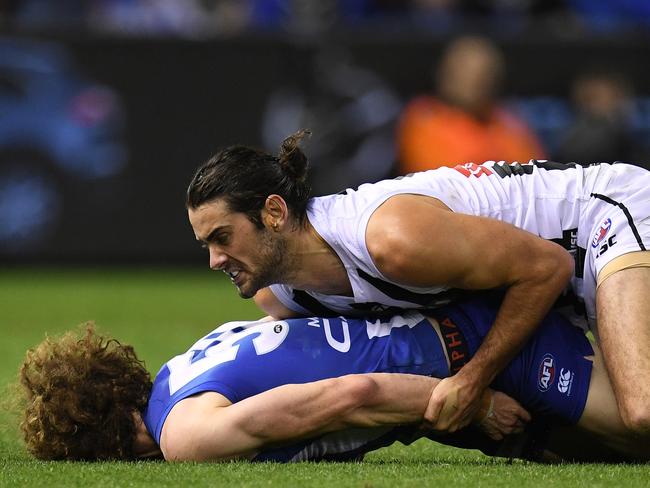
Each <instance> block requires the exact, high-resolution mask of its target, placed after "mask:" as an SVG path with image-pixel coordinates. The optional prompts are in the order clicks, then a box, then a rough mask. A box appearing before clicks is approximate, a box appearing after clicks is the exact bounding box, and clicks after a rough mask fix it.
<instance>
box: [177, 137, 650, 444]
mask: <svg viewBox="0 0 650 488" xmlns="http://www.w3.org/2000/svg"><path fill="white" fill-rule="evenodd" d="M303 135H304V132H301V133H297V134H294V135H293V136H291V137H289V138H288V139H287V140H286V141H285V142H284V143H283V145H282V149H281V152H280V155H279V156H278V157H275V156H273V155H271V154H267V153H265V152H262V151H257V150H254V149H250V148H247V147H244V146H234V147H230V148H227V149H225V150H223V151H221V152H219V153H218V154H217V155H215V156H214V157H213V158H211V159H210V160H209V161H208V162H206V163H205V164H204V165H202V166H201V167H200V168H199V169H198V170H197V172H196V174H195V175H194V177H193V179H192V181H191V183H190V185H189V188H188V192H187V202H186V205H187V208H188V214H189V219H190V222H191V224H192V227H193V229H194V233H195V235H196V238H197V239H198V240H199V241H200V242H202V243H203V244H204V246H205V247H206V248H207V249H208V251H209V254H210V267H211V268H212V269H215V270H222V271H224V272H226V273H227V274H228V275H229V276H230V277H231V279H232V281H233V283H234V284H235V286H236V287H237V288H238V290H239V293H240V295H241V296H243V297H253V296H254V295H255V299H256V302H257V303H258V305H260V306H261V307H262V308H263V309H264V310H265V311H266V313H268V314H269V315H272V316H273V317H275V318H285V317H290V316H296V315H303V316H305V315H307V316H308V315H313V314H316V315H322V316H326V315H328V314H332V313H333V314H334V315H336V314H343V315H351V314H364V313H367V312H368V311H373V312H376V311H379V310H384V311H385V310H387V309H390V307H399V308H402V309H404V308H431V307H435V306H438V305H440V304H444V303H447V302H449V301H450V300H453V299H455V298H457V297H458V295H459V294H461V293H462V292H463V291H466V290H479V289H481V290H482V289H490V288H502V289H505V290H506V294H505V299H504V300H503V302H502V305H501V308H500V310H499V313H498V314H497V315H496V317H495V322H494V327H492V328H491V330H490V332H489V334H488V335H487V337H486V338H485V340H484V341H483V345H482V346H481V348H480V349H479V350H478V351H477V353H476V354H475V355H474V357H473V359H472V360H471V361H470V362H469V363H468V364H467V366H466V367H465V368H463V370H462V371H461V372H460V373H459V374H457V375H454V376H452V377H450V378H447V379H445V380H443V381H441V382H440V384H439V385H438V386H437V387H436V388H435V390H434V391H433V395H432V398H431V403H430V405H429V409H428V412H427V418H428V419H429V420H430V421H432V422H433V423H434V426H435V427H436V428H438V429H446V430H449V431H454V430H456V429H457V428H459V427H461V426H463V425H466V424H467V423H468V422H470V420H471V419H472V418H473V416H474V413H475V412H476V410H477V409H478V405H479V403H480V402H479V399H480V398H481V392H482V391H483V389H484V388H485V387H487V386H488V385H489V384H490V383H491V382H492V381H493V379H494V378H495V377H496V375H497V374H498V372H499V371H501V370H502V369H503V367H505V365H506V364H507V363H508V361H509V360H510V359H511V358H512V357H514V356H515V354H516V352H517V351H518V350H519V349H520V348H521V347H522V346H523V344H524V343H525V342H526V339H527V338H528V337H529V336H530V334H531V333H532V332H533V330H534V329H535V327H536V325H538V324H539V323H540V322H541V320H542V318H543V317H544V315H545V314H546V313H547V311H548V310H549V308H550V307H551V306H552V305H553V304H554V303H555V302H556V299H557V298H558V296H559V295H560V293H561V292H562V291H563V290H564V289H565V287H566V286H567V285H568V284H569V283H571V285H572V289H573V291H574V292H575V294H576V295H577V296H578V298H579V299H580V303H582V304H583V306H584V308H585V309H586V315H587V318H588V319H589V323H590V326H591V328H592V330H593V332H594V334H595V335H596V337H597V340H598V343H599V345H600V347H601V349H602V351H603V357H604V362H605V365H606V367H607V369H608V372H609V375H610V377H611V379H612V384H613V385H614V391H615V393H616V398H617V400H618V405H619V410H620V412H621V416H622V418H623V421H624V422H625V424H626V425H627V427H628V428H629V429H631V430H633V431H635V432H637V433H638V434H648V433H650V382H648V381H647V379H648V378H650V355H649V354H648V353H647V351H648V350H650V300H647V296H648V293H649V292H650V252H648V251H647V249H648V246H650V172H648V171H646V170H644V169H642V168H639V167H636V166H632V165H629V164H605V163H600V164H593V165H590V166H589V167H582V166H580V165H577V164H568V165H565V164H559V163H552V162H548V161H530V162H528V163H524V164H519V163H513V164H507V163H505V162H494V161H491V162H487V163H484V164H481V165H477V164H474V163H467V164H464V165H459V166H456V167H455V168H440V169H436V170H433V171H425V172H421V173H414V174H412V175H407V176H405V177H402V178H397V179H394V180H386V181H382V182H379V183H375V184H372V185H370V184H369V185H361V186H360V187H359V188H358V189H356V190H351V189H350V190H346V191H345V192H342V193H341V194H337V195H328V196H324V197H316V198H310V190H309V186H308V185H307V183H306V176H307V158H306V156H305V155H304V153H303V152H302V151H301V150H300V148H299V147H298V143H299V141H300V138H301V137H302V136H303ZM268 286H270V288H265V287H268ZM445 404H447V405H448V407H449V408H445V409H443V405H445ZM452 407H453V408H452ZM440 412H451V414H450V415H440Z"/></svg>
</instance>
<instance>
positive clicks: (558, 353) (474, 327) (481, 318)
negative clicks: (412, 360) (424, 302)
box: [432, 298, 594, 424]
mask: <svg viewBox="0 0 650 488" xmlns="http://www.w3.org/2000/svg"><path fill="white" fill-rule="evenodd" d="M498 305H499V302H498V301H497V302H495V301H493V300H490V301H488V300H485V299H481V298H478V299H472V300H468V301H465V302H461V303H457V304H454V305H450V306H448V307H443V308H441V309H438V310H435V311H433V312H432V315H433V316H434V317H435V318H436V319H437V320H438V322H440V323H443V322H445V323H446V324H447V327H441V328H442V329H443V330H442V332H443V336H444V335H445V331H450V330H452V329H450V328H449V327H450V326H456V327H457V328H458V331H460V332H461V333H462V335H463V336H464V337H463V339H462V340H464V341H465V342H466V349H467V352H468V358H467V359H468V360H469V357H472V356H473V355H474V354H475V353H476V350H477V349H478V348H479V346H480V345H481V342H482V341H483V339H484V338H485V336H486V335H487V333H488V331H489V329H490V327H491V326H492V324H493V323H494V319H495V317H496V314H497V310H498ZM457 340H458V336H456V335H454V341H456V342H457ZM456 342H454V343H453V344H456ZM457 350H460V349H457ZM447 351H448V352H450V350H449V347H447ZM452 353H453V351H452ZM593 354H594V351H593V348H592V347H591V344H590V343H589V340H588V339H587V337H586V336H585V334H584V332H583V331H582V330H581V329H579V328H577V327H575V326H573V325H571V323H570V322H569V321H568V320H567V319H565V318H564V317H563V316H561V315H560V314H558V313H557V312H551V313H550V314H549V315H548V316H547V317H546V318H545V319H544V321H543V322H542V324H541V325H540V326H539V327H538V328H537V330H536V331H535V333H534V335H533V336H532V337H531V338H530V339H529V340H528V342H527V343H526V345H525V346H524V348H523V349H522V350H521V352H520V353H519V354H518V355H517V356H516V357H515V358H514V359H513V360H512V361H511V362H510V363H509V364H508V366H507V367H506V368H505V370H504V371H502V372H501V374H499V375H498V376H497V377H496V379H495V380H494V382H493V383H492V385H491V386H492V388H494V389H495V390H499V391H502V392H504V393H506V394H508V395H510V396H511V397H513V398H516V399H517V400H518V401H519V402H520V403H521V404H522V405H523V406H524V407H525V408H526V409H527V410H528V411H530V412H531V413H533V414H536V415H544V416H548V417H552V418H553V419H554V420H561V421H565V422H568V423H570V424H575V423H577V422H578V420H580V417H581V416H582V412H583V411H584V408H585V404H586V402H587V393H588V391H589V381H590V380H591V368H592V363H591V361H589V360H588V359H585V356H591V355H593ZM456 356H457V357H458V354H456ZM465 362H467V361H465Z"/></svg>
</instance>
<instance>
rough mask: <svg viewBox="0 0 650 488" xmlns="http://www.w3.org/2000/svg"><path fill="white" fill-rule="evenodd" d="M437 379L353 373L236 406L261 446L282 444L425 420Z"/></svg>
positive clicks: (244, 425)
mask: <svg viewBox="0 0 650 488" xmlns="http://www.w3.org/2000/svg"><path fill="white" fill-rule="evenodd" d="M438 381H439V380H438V379H435V378H430V377H426V376H418V375H407V374H384V373H372V374H365V375H348V376H343V377H341V378H333V379H328V380H322V381H317V382H314V383H308V384H303V385H285V386H282V387H279V388H275V389H273V390H270V391H268V392H265V393H263V394H261V395H257V396H256V397H253V398H251V399H249V400H251V401H250V402H248V400H246V401H244V402H240V403H239V404H236V405H233V407H235V408H238V409H239V412H238V415H239V416H241V418H242V419H248V420H247V421H246V422H243V423H242V428H243V429H245V431H246V433H247V435H249V436H250V437H251V438H252V439H256V440H257V442H259V443H260V445H266V444H269V443H282V442H286V441H290V440H296V439H300V438H306V437H311V436H315V435H320V434H323V433H326V432H331V431H335V430H341V429H345V428H349V427H374V426H379V425H394V424H403V423H415V422H420V421H421V420H422V418H423V415H424V411H425V409H426V405H427V402H428V399H429V396H430V395H431V392H432V391H433V388H434V387H435V385H437V383H438ZM246 402H248V403H246ZM233 407H230V408H233Z"/></svg>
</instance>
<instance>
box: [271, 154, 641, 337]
mask: <svg viewBox="0 0 650 488" xmlns="http://www.w3.org/2000/svg"><path fill="white" fill-rule="evenodd" d="M405 193H411V194H418V195H426V196H430V197H433V198H436V199H438V200H440V201H441V202H443V203H444V204H445V205H447V207H449V208H450V209H451V210H452V211H454V212H458V213H463V214H468V215H476V216H483V217H490V218H494V219H498V220H502V221H505V222H508V223H511V224H513V225H515V226H517V227H519V228H522V229H525V230H527V231H529V232H532V233H533V234H536V235H538V236H540V237H542V238H544V239H549V240H553V241H556V242H558V243H559V244H561V245H562V246H564V247H565V248H566V249H567V250H568V251H569V252H570V253H571V254H572V255H573V256H574V259H575V262H576V266H575V276H574V278H573V280H572V287H573V291H574V293H575V294H576V295H577V296H578V297H580V298H581V299H583V300H584V302H585V305H586V312H587V317H588V319H589V321H590V323H591V325H594V324H595V316H596V311H595V290H596V277H597V275H598V272H599V271H600V270H601V269H602V267H603V266H604V265H605V264H606V263H607V262H609V261H610V260H611V259H613V258H614V257H617V256H620V255H622V254H625V253H628V252H632V251H639V250H646V247H647V246H648V245H650V172H648V171H646V170H644V169H642V168H638V167H636V166H632V165H628V164H622V163H617V164H605V163H602V164H594V165H591V166H589V167H587V168H584V167H582V166H578V165H574V164H568V165H565V164H560V163H553V162H548V161H534V160H533V161H530V162H528V163H526V164H519V163H513V164H507V163H505V162H502V161H501V162H494V161H489V162H486V163H484V164H482V165H476V164H473V163H468V164H465V165H461V166H456V167H455V168H439V169H436V170H432V171H425V172H421V173H414V174H411V175H408V176H405V177H400V178H397V179H394V180H385V181H380V182H378V183H375V184H366V185H361V186H360V187H359V188H358V189H357V190H346V191H345V192H344V193H342V194H337V195H329V196H324V197H318V198H313V199H311V200H310V203H309V206H308V209H307V216H308V218H309V221H310V222H311V224H312V225H313V226H314V228H315V229H316V231H317V232H318V233H319V234H320V235H321V237H322V238H323V239H325V241H326V242H327V243H328V244H329V245H330V246H331V247H332V249H334V251H335V252H336V253H337V254H338V256H339V257H340V259H341V261H342V262H343V265H344V266H345V268H346V270H347V273H348V277H349V279H350V283H351V285H352V290H353V293H354V296H353V297H345V296H333V295H324V294H321V293H315V292H311V291H309V290H296V289H293V288H292V287H290V286H286V285H281V284H276V285H272V286H271V290H272V291H273V293H274V294H275V295H276V296H277V298H278V299H279V300H280V301H281V302H282V303H283V304H284V305H285V306H287V307H288V308H290V309H291V310H294V311H296V312H298V313H300V314H307V315H309V314H318V315H328V314H329V315H332V314H334V315H336V314H346V315H349V314H365V313H369V312H379V311H382V310H387V309H388V310H389V311H393V312H394V310H395V308H397V309H405V308H432V307H437V306H440V305H443V304H446V303H449V302H450V301H451V300H453V299H456V298H457V297H458V295H459V294H460V291H459V290H450V289H448V288H447V287H444V286H435V287H431V288H421V287H412V286H404V285H398V284H397V283H394V282H391V281H390V280H389V279H387V278H386V277H385V276H383V275H382V274H381V272H380V271H379V270H378V269H377V267H376V266H375V265H374V263H373V261H372V259H371V257H370V254H369V252H368V248H367V246H366V241H365V234H366V227H367V225H368V220H369V219H370V217H371V215H372V214H373V212H374V211H375V210H376V209H377V208H378V207H379V206H380V205H381V204H382V203H384V202H385V201H386V200H387V199H388V198H390V197H392V196H394V195H398V194H405ZM431 232H432V233H434V232H445V229H442V228H440V229H431ZM513 259H526V256H513ZM391 307H393V309H392V310H391Z"/></svg>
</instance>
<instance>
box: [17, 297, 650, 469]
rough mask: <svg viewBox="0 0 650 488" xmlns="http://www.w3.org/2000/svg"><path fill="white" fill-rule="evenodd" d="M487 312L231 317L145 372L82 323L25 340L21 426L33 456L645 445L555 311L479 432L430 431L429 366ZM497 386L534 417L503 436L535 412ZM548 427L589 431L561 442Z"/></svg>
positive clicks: (458, 355)
mask: <svg viewBox="0 0 650 488" xmlns="http://www.w3.org/2000/svg"><path fill="white" fill-rule="evenodd" d="M497 309H498V307H497V306H490V305H489V302H487V301H485V300H481V299H476V300H473V301H469V302H465V303H463V304H459V305H450V306H447V307H442V308H440V309H438V310H436V311H435V312H434V315H432V316H431V317H429V318H426V317H424V316H423V315H421V314H420V313H418V312H409V313H405V314H402V315H395V316H393V317H391V318H388V319H361V318H342V317H336V318H325V317H320V318H316V317H313V318H302V319H287V320H276V321H274V320H267V321H254V322H230V323H227V324H224V325H222V326H221V327H218V328H217V329H215V330H214V331H212V332H210V333H209V334H207V335H206V336H205V337H203V338H201V339H200V340H198V341H197V342H196V343H195V344H194V345H193V346H192V347H190V349H189V350H188V351H187V352H186V353H184V354H181V355H178V356H176V357H174V358H172V359H171V360H169V361H168V362H167V363H165V364H164V365H163V367H162V368H161V369H160V371H159V372H158V375H157V376H156V378H155V380H154V381H153V384H152V382H151V380H150V378H149V375H148V373H147V371H146V369H145V368H144V366H143V365H142V363H141V362H140V361H139V360H138V358H137V356H136V355H135V352H134V351H133V348H132V347H130V346H126V345H121V344H119V343H118V342H117V341H115V340H113V339H108V338H104V337H101V336H99V335H97V334H96V333H95V332H94V330H93V329H92V327H91V328H88V329H87V331H86V334H85V336H84V337H82V338H81V339H80V338H79V337H78V336H77V335H75V334H72V333H69V334H68V335H66V336H63V337H62V338H61V339H58V340H55V339H46V340H45V341H44V342H43V343H41V344H40V345H38V346H37V347H36V348H34V349H33V350H30V351H28V353H27V356H26V359H25V361H24V363H23V365H22V368H21V371H20V381H21V384H22V392H23V395H24V405H25V410H24V416H23V420H22V423H21V427H22V430H23V433H24V438H25V441H26V444H27V447H28V449H29V451H30V452H31V453H32V454H33V455H34V456H36V457H38V458H40V459H71V460H74V459H133V458H136V457H148V456H152V455H154V456H155V455H160V454H162V455H163V456H164V458H165V459H167V460H193V461H219V460H228V459H250V460H254V461H266V460H273V461H280V462H291V461H306V460H359V459H362V458H363V455H364V454H365V453H366V452H369V451H372V450H375V449H378V448H380V447H383V446H386V445H389V444H391V443H393V442H395V441H401V442H403V443H405V444H409V443H411V442H413V441H414V440H417V439H419V438H423V437H428V438H430V439H432V440H436V441H439V442H444V443H448V444H452V445H456V446H459V447H470V448H479V449H481V450H483V452H485V453H487V454H491V455H501V456H512V457H523V458H526V459H533V460H542V459H545V458H546V457H547V456H548V455H550V454H551V453H553V454H554V455H557V456H560V457H561V458H564V459H582V460H585V459H587V460H599V461H603V460H611V459H615V460H621V459H625V460H634V459H647V458H648V448H647V446H644V445H643V443H639V441H638V440H637V439H635V438H634V437H633V436H631V435H630V434H629V433H628V432H627V430H626V429H625V427H624V426H623V423H622V421H621V419H620V416H619V414H618V410H617V408H616V403H615V400H614V395H613V393H612V390H611V386H610V384H609V381H608V378H607V374H606V372H605V370H604V367H603V365H602V362H601V358H600V353H599V352H598V350H597V349H596V350H595V351H594V350H593V349H592V347H591V345H590V343H589V341H588V340H587V338H586V337H585V335H584V333H583V332H582V331H581V330H580V329H578V328H576V327H574V326H572V325H571V324H570V323H569V322H567V321H566V319H564V318H563V317H562V316H560V315H557V314H552V315H549V316H548V317H547V318H546V319H545V321H544V323H543V324H542V325H541V327H540V328H538V329H537V331H536V332H535V334H534V335H533V337H532V338H531V339H530V341H529V342H528V343H527V345H526V347H524V349H523V350H522V351H521V352H520V353H519V355H518V356H516V357H515V358H514V359H513V360H512V361H511V362H510V364H509V365H508V366H507V367H506V368H505V369H504V371H503V372H502V373H501V374H499V375H497V377H496V378H495V380H494V381H493V383H492V385H491V386H492V388H494V389H496V390H500V392H493V391H491V390H486V393H485V394H484V398H483V406H482V409H481V410H480V411H479V412H478V414H477V416H476V417H475V419H474V423H475V424H476V426H478V429H477V428H475V427H468V428H466V429H463V430H460V431H459V432H457V433H455V434H446V435H442V434H440V433H437V432H435V431H433V430H431V429H429V428H428V426H427V425H426V422H425V420H424V413H425V410H426V407H427V404H428V402H429V397H430V395H431V392H432V390H433V389H434V388H435V387H436V385H437V384H438V383H439V381H440V380H439V379H438V378H444V377H449V376H450V375H452V374H454V373H456V372H457V371H458V370H459V369H460V368H462V367H463V365H464V364H465V363H466V362H467V361H468V360H470V358H471V357H472V355H473V354H475V353H476V351H477V350H478V348H479V347H480V344H481V341H482V340H483V339H484V338H485V336H486V335H487V333H488V332H489V328H490V325H491V324H492V323H493V321H494V317H495V315H496V313H497ZM507 395H509V396H510V397H512V398H514V399H516V400H518V401H519V402H521V404H522V405H523V406H524V407H525V408H526V409H528V410H529V411H530V412H531V413H532V414H533V416H534V417H535V420H534V421H533V423H532V424H531V426H532V427H531V429H529V433H528V435H526V436H523V437H522V436H519V435H518V436H514V437H513V436H506V437H505V438H504V435H507V434H511V433H517V432H521V431H522V429H523V426H524V424H526V423H527V422H528V421H529V420H530V417H529V415H528V413H527V411H526V410H524V409H523V408H522V407H521V405H519V404H518V403H517V402H515V401H514V400H512V398H510V397H509V396H507ZM558 429H560V430H561V429H567V431H568V433H569V434H570V437H569V438H570V439H576V438H577V437H578V434H581V433H582V434H584V435H586V436H588V442H587V443H586V444H584V445H581V446H578V447H575V446H573V447H572V448H569V447H568V446H567V445H566V443H565V440H564V439H562V438H561V437H560V442H558V440H557V438H558V437H557V436H558V435H560V434H558ZM585 445H586V446H589V447H590V448H591V449H590V450H587V449H585ZM613 453H614V457H612V455H613Z"/></svg>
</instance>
